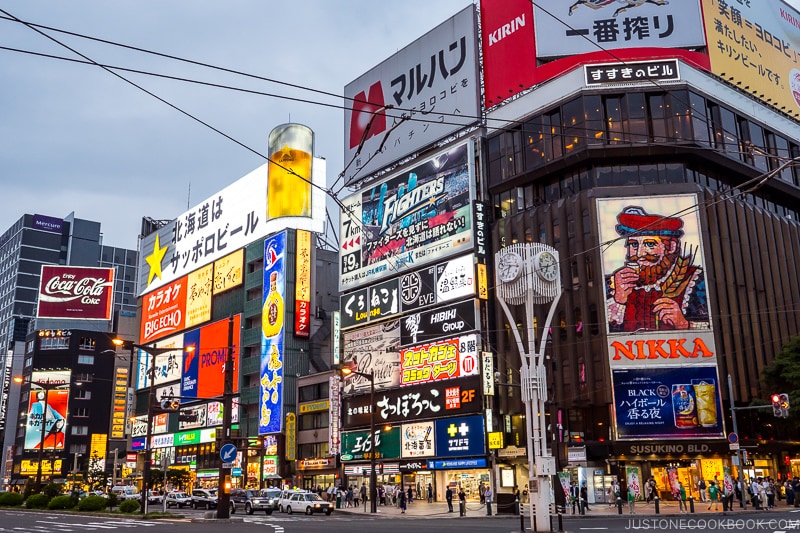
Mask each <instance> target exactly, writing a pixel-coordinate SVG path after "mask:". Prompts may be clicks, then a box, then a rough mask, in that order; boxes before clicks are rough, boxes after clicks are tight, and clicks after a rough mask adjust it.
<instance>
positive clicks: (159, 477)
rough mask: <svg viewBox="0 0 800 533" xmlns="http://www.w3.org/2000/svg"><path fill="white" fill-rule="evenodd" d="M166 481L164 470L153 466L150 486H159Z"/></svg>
mask: <svg viewBox="0 0 800 533" xmlns="http://www.w3.org/2000/svg"><path fill="white" fill-rule="evenodd" d="M163 483H164V471H163V470H161V469H160V468H153V469H151V470H150V486H149V487H148V488H151V489H152V488H153V487H157V486H159V485H161V484H163Z"/></svg>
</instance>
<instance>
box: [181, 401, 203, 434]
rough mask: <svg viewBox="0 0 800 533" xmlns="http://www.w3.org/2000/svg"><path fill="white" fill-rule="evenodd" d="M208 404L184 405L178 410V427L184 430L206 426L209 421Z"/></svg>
mask: <svg viewBox="0 0 800 533" xmlns="http://www.w3.org/2000/svg"><path fill="white" fill-rule="evenodd" d="M206 409H207V407H206V405H205V404H203V405H197V406H194V407H183V408H181V409H180V411H178V429H179V430H180V431H184V430H187V429H195V428H201V427H205V425H206V421H207V414H206Z"/></svg>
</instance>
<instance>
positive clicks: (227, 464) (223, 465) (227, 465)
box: [222, 463, 235, 468]
mask: <svg viewBox="0 0 800 533" xmlns="http://www.w3.org/2000/svg"><path fill="white" fill-rule="evenodd" d="M234 464H235V463H222V468H233V465H234Z"/></svg>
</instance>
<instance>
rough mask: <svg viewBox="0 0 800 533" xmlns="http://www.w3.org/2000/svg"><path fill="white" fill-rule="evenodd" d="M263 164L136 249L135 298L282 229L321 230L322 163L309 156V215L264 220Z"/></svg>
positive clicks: (264, 188)
mask: <svg viewBox="0 0 800 533" xmlns="http://www.w3.org/2000/svg"><path fill="white" fill-rule="evenodd" d="M267 166H268V163H267V164H264V165H261V166H260V167H258V168H257V169H255V170H254V171H252V172H250V173H249V174H247V175H246V176H244V177H242V178H240V179H239V180H237V181H235V182H233V183H232V184H230V185H228V186H227V187H225V188H224V189H222V190H221V191H219V192H217V193H215V194H213V195H212V196H211V197H210V198H207V199H205V200H203V201H202V202H200V203H199V204H197V205H196V206H194V207H193V208H192V209H190V210H189V211H186V212H184V213H183V214H181V215H180V216H178V218H177V219H176V220H175V221H173V222H171V223H169V224H167V225H166V226H164V227H163V228H160V229H159V230H158V231H155V232H153V233H152V234H150V235H148V236H146V237H144V238H142V241H141V244H140V246H139V283H138V286H137V288H138V290H139V294H140V295H141V294H144V293H148V292H152V291H154V290H155V289H158V288H160V287H162V286H164V285H167V284H169V283H171V282H172V281H175V280H177V279H180V278H181V277H183V276H185V275H186V274H188V273H189V272H192V271H194V270H197V269H198V268H200V267H202V266H205V265H208V264H212V263H214V262H215V261H216V260H218V259H221V258H223V257H225V256H226V255H228V254H230V253H231V252H234V251H236V250H238V249H240V248H244V247H246V246H247V245H248V244H250V243H252V242H253V241H256V240H258V239H261V238H264V237H266V236H267V235H270V234H271V233H275V232H278V231H282V230H284V229H286V228H287V227H290V228H297V229H304V230H308V231H313V232H315V233H322V232H323V231H324V230H325V222H326V220H325V212H326V211H325V187H326V183H327V179H326V177H325V173H326V165H325V160H324V159H319V158H314V160H313V163H312V178H311V181H312V183H313V185H314V186H313V187H311V189H312V190H311V203H312V211H311V212H312V217H310V218H309V217H282V218H279V219H273V220H267Z"/></svg>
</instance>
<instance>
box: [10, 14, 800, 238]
mask: <svg viewBox="0 0 800 533" xmlns="http://www.w3.org/2000/svg"><path fill="white" fill-rule="evenodd" d="M471 3H472V2H471V0H404V1H400V2H385V1H378V2H376V1H373V0H335V1H330V0H294V1H293V2H276V1H275V0H235V1H230V2H219V1H213V2H212V1H207V0H170V1H168V2H163V1H161V2H156V1H154V0H138V1H131V0H118V1H114V2H109V1H107V0H105V1H100V0H72V1H69V2H64V1H63V0H57V1H56V0H36V1H33V2H11V1H7V0H0V9H2V10H4V11H6V12H8V14H9V15H12V16H14V17H17V18H19V19H22V20H24V21H26V22H30V23H33V24H39V25H44V26H49V27H52V28H55V29H59V30H67V31H69V32H73V33H77V34H82V35H85V36H91V37H95V38H100V39H105V40H109V41H113V42H116V43H123V44H126V45H131V46H135V47H139V48H144V49H147V50H151V51H156V52H160V53H164V54H169V55H173V56H178V57H181V58H185V59H192V60H195V61H199V62H203V63H209V64H212V65H216V66H222V67H225V68H228V69H232V70H236V71H241V72H243V73H247V74H251V75H257V76H262V77H267V78H271V79H274V80H278V81H282V82H288V83H292V84H295V85H300V86H305V87H310V88H313V89H318V90H321V91H326V92H329V93H334V94H336V95H341V94H342V92H343V88H344V85H345V84H347V83H348V82H350V81H352V80H353V79H355V78H357V77H358V76H360V75H361V74H363V73H364V72H366V71H367V70H369V69H370V68H372V67H373V66H375V65H376V64H378V63H380V62H381V61H383V60H384V59H386V58H388V57H389V56H390V55H392V54H393V53H395V52H396V51H397V50H399V49H400V48H402V47H404V46H406V45H407V44H409V43H411V42H412V41H414V40H415V39H417V38H418V37H420V36H421V35H422V34H424V33H425V32H427V31H428V30H430V29H431V28H433V27H434V26H436V25H438V24H439V23H441V22H443V21H444V20H446V19H447V18H449V17H451V16H453V15H454V14H455V13H457V12H458V11H460V10H461V9H462V8H464V7H466V6H467V5H469V4H471ZM789 3H790V4H792V5H793V6H795V7H797V4H798V3H800V0H791V1H790V2H789ZM0 16H3V17H5V16H6V15H4V14H2V13H0ZM42 31H44V32H46V33H48V34H49V35H51V36H53V37H54V38H56V39H58V40H60V41H61V42H63V43H64V44H66V45H68V46H70V47H72V48H74V49H75V50H76V51H78V52H81V53H83V54H85V55H87V56H88V57H89V58H91V59H92V60H94V61H97V62H98V63H103V64H108V65H114V66H122V67H126V68H132V69H139V70H143V71H147V72H153V73H159V74H164V75H170V76H178V77H183V78H190V79H192V80H200V81H205V82H210V83H217V84H224V85H229V86H233V87H237V88H246V89H250V90H255V91H261V92H266V93H272V94H276V95H283V96H290V97H294V98H301V99H307V100H311V101H315V102H324V103H327V104H332V105H334V106H341V105H342V100H341V99H339V98H335V97H330V96H324V95H321V94H315V93H313V92H308V91H301V90H299V89H294V88H290V87H286V86H283V85H280V84H276V83H269V82H265V81H260V80H254V79H249V78H247V77H244V76H236V75H232V74H226V73H222V72H219V71H215V70H211V69H208V68H201V67H198V66H192V65H188V64H185V63H181V62H178V61H173V60H167V59H163V58H159V57H155V56H153V55H149V54H145V53H142V52H136V51H131V50H125V49H123V48H119V47H116V46H112V45H109V44H103V43H98V42H93V41H90V40H87V39H84V38H80V37H76V36H70V35H66V34H63V33H57V32H55V31H52V30H45V29H43V30H42ZM0 46H2V47H8V48H16V49H20V50H24V51H34V52H39V53H44V54H52V55H56V56H63V57H70V58H78V56H77V55H75V54H74V53H73V52H71V51H69V50H67V49H66V48H64V47H62V46H60V45H59V44H57V43H55V42H53V41H50V40H48V39H47V38H46V37H45V36H43V35H41V34H39V33H36V32H35V31H34V30H32V29H30V28H28V27H26V26H25V25H23V24H20V23H19V22H13V21H8V20H4V19H0ZM122 74H123V75H124V76H126V77H127V78H128V79H130V80H132V81H134V82H135V83H137V84H139V85H140V86H142V87H144V88H145V89H147V90H148V91H151V92H152V93H154V94H155V95H157V96H159V97H161V98H163V99H164V100H166V101H167V102H169V103H171V104H173V105H175V106H177V107H179V108H181V109H183V110H184V111H186V112H188V113H190V114H192V115H194V116H196V117H197V118H199V119H201V120H203V121H204V122H206V123H208V124H210V125H211V126H213V127H215V128H217V129H219V130H221V131H222V132H224V133H226V134H227V135H229V136H231V137H232V138H234V139H236V140H237V141H239V142H241V143H242V144H244V145H246V146H248V147H250V148H252V149H253V150H255V151H257V152H259V153H262V154H264V153H265V152H266V141H267V135H268V133H269V131H270V130H271V129H272V128H273V127H274V126H276V125H278V124H281V123H284V122H288V121H289V120H291V121H294V122H300V123H303V124H306V125H308V126H310V127H311V128H312V129H313V130H314V131H315V132H316V155H317V156H321V157H325V158H326V159H327V161H328V180H329V183H330V182H331V181H332V180H333V179H334V178H335V176H336V175H337V174H338V173H339V172H340V171H341V170H342V166H343V155H342V153H343V146H342V144H343V129H344V126H343V116H344V115H343V111H342V110H341V109H340V108H336V107H323V106H320V105H314V104H311V103H301V102H294V101H289V100H286V99H281V98H275V97H269V96H263V95H254V94H246V93H242V92H234V91H231V90H226V89H220V88H212V87H207V86H202V85H195V84H190V83H187V82H183V81H175V80H167V79H162V78H156V77H151V76H146V75H142V74H133V73H122ZM263 163H264V160H263V159H262V158H261V157H259V156H258V155H256V154H254V153H252V152H251V151H249V150H247V149H246V148H243V147H242V146H239V145H237V144H236V143H234V142H232V141H231V140H229V139H226V138H224V137H223V136H222V135H220V134H219V133H216V132H214V131H212V130H211V129H209V128H207V127H205V126H202V125H200V124H198V123H197V122H195V121H193V120H191V119H190V118H188V117H186V116H184V115H182V114H181V113H180V112H178V111H176V110H175V109H172V108H170V107H169V106H168V105H166V104H164V103H163V102H160V101H158V100H157V99H155V98H154V97H153V96H150V95H148V94H146V93H145V92H143V91H142V90H140V89H137V88H135V87H133V86H131V85H129V84H127V83H125V82H124V81H122V80H120V79H118V78H116V77H114V76H113V75H111V74H109V73H108V72H105V71H104V70H102V69H100V68H98V67H96V66H88V65H82V64H78V63H70V62H66V61H63V60H59V59H51V58H45V57H38V56H33V55H28V54H25V53H21V52H18V51H8V50H5V49H0V192H1V193H2V206H3V209H2V210H1V211H0V231H3V230H5V229H6V228H7V227H8V226H9V225H11V224H12V223H13V222H14V221H16V220H17V219H18V218H19V217H20V216H21V215H22V214H24V213H41V214H47V215H51V216H58V217H61V216H64V215H66V214H68V213H69V212H70V211H73V210H74V211H75V213H76V216H78V217H80V218H86V219H90V220H96V221H99V222H101V223H102V229H103V233H104V236H105V243H106V244H108V245H113V246H122V247H128V248H134V247H136V245H137V240H136V237H137V235H138V232H139V227H140V220H141V217H142V216H150V217H152V218H156V219H170V218H174V217H176V216H178V215H179V214H180V213H181V212H183V211H184V210H186V208H187V203H190V204H191V205H195V204H197V203H199V202H200V201H201V200H203V199H204V198H206V197H208V196H210V195H211V194H213V193H214V192H216V191H218V190H220V189H222V188H223V187H225V186H226V185H228V184H229V183H231V182H233V181H235V180H237V179H238V178H240V177H242V176H244V175H245V174H247V173H248V172H250V171H251V170H253V169H254V168H256V167H258V166H260V165H261V164H263ZM190 188H191V193H190Z"/></svg>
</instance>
